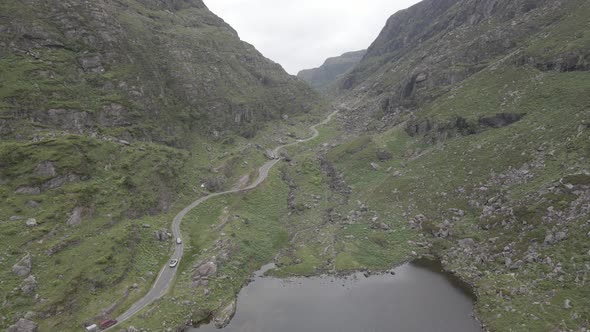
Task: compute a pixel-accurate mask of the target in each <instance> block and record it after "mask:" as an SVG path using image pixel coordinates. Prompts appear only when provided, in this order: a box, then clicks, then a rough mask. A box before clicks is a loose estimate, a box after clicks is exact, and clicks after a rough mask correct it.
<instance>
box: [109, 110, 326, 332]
mask: <svg viewBox="0 0 590 332" xmlns="http://www.w3.org/2000/svg"><path fill="white" fill-rule="evenodd" d="M336 113H338V111H334V112H333V113H331V114H330V115H328V117H327V118H326V119H324V120H323V121H322V122H320V123H318V124H316V125H314V126H311V127H310V130H311V131H312V136H311V137H309V138H307V139H304V140H299V141H296V142H293V143H289V144H285V145H281V146H278V147H277V148H275V149H274V150H273V153H274V155H275V156H278V155H279V152H280V150H281V149H284V148H286V147H289V146H293V145H297V144H300V143H304V142H308V141H311V140H313V139H315V138H316V137H318V135H319V134H320V133H319V131H318V130H317V127H318V126H322V125H325V124H326V123H328V122H330V120H332V117H334V115H336ZM279 161H280V158H277V159H274V160H270V161H268V162H267V163H265V164H264V165H262V166H261V167H260V169H259V171H258V178H257V179H256V180H255V181H254V182H253V183H252V184H250V185H249V186H247V187H245V188H241V189H233V190H229V191H224V192H219V193H214V194H210V195H207V196H204V197H201V198H199V199H198V200H196V201H194V202H193V203H191V204H190V205H189V206H187V207H185V208H184V209H183V210H182V211H180V213H178V214H177V215H176V216H175V217H174V221H173V222H172V234H173V236H174V239H176V238H182V236H181V233H180V223H181V222H182V219H184V217H185V216H186V215H187V214H188V213H189V212H190V211H191V210H193V209H194V208H196V207H197V206H199V205H201V204H202V203H203V202H205V201H208V200H210V199H212V198H214V197H218V196H222V195H228V194H233V193H239V192H245V191H248V190H252V189H254V188H256V187H258V186H259V185H260V184H261V183H262V182H264V180H266V178H267V177H268V173H269V172H270V170H271V169H272V168H273V166H274V165H276V164H277V163H278V162H279ZM183 253H184V243H183V244H179V245H177V244H175V247H174V253H173V254H172V256H171V257H170V260H173V259H177V260H178V262H179V264H180V260H181V258H182V254H183ZM176 270H177V268H170V267H169V266H168V263H166V265H164V267H163V268H162V270H161V271H160V274H159V275H158V278H157V279H156V282H155V283H154V286H153V287H152V288H151V289H150V290H149V292H148V293H147V294H146V295H145V296H144V297H143V298H141V299H140V300H138V301H137V302H135V303H134V304H133V305H132V306H131V307H130V308H129V309H128V310H127V311H125V313H123V314H121V315H120V316H119V317H117V325H119V324H121V323H123V322H124V321H126V320H128V319H129V318H131V317H132V316H134V315H135V314H136V313H138V312H139V311H141V310H142V309H144V308H145V307H147V306H148V305H150V304H151V303H153V302H154V301H155V300H157V299H159V298H161V297H162V296H164V294H166V292H168V289H170V286H171V285H172V282H173V281H174V276H175V275H176ZM117 325H114V326H112V327H110V328H109V329H107V330H110V329H112V328H114V327H115V326H117ZM105 331H106V330H105Z"/></svg>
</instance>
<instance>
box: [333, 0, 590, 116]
mask: <svg viewBox="0 0 590 332" xmlns="http://www.w3.org/2000/svg"><path fill="white" fill-rule="evenodd" d="M578 6H579V7H580V9H579V10H576V8H577V7H578ZM585 7H586V3H585V2H576V1H541V0H527V1H524V0H523V1H488V2H486V3H485V4H484V3H482V2H481V1H476V0H473V1H455V0H444V1H436V2H434V1H423V2H420V3H418V4H417V5H415V6H413V7H411V8H409V9H407V10H403V11H400V12H398V13H396V14H395V15H393V16H392V17H391V18H390V19H389V20H388V22H387V24H386V26H385V28H384V29H383V31H382V32H381V34H380V35H379V37H378V38H377V39H376V40H375V41H374V42H373V44H372V45H371V46H370V47H369V49H368V51H367V54H366V56H365V57H364V58H363V60H362V61H361V63H360V64H359V65H358V66H357V67H356V68H355V69H354V70H353V71H352V72H351V73H349V74H347V75H346V76H345V77H344V78H343V79H342V81H341V83H340V91H341V93H342V94H346V95H350V96H355V97H356V96H363V97H362V99H363V105H364V107H365V108H366V111H367V112H368V113H369V114H375V115H378V114H379V115H383V114H391V113H395V112H397V111H399V112H405V111H408V110H413V109H415V108H418V107H422V106H423V105H425V104H426V103H429V102H431V101H432V100H434V99H436V98H439V97H440V96H442V95H444V94H445V93H448V92H449V91H450V90H451V89H452V88H453V87H454V86H456V85H457V84H459V83H461V82H463V81H464V80H466V79H467V78H470V77H472V76H475V75H476V74H478V73H480V72H482V71H484V70H485V69H489V68H490V67H492V66H493V65H494V64H497V63H498V62H500V61H502V63H506V62H509V63H511V64H513V65H514V66H515V67H519V68H524V67H526V66H529V67H533V68H536V69H538V70H540V71H541V72H554V71H558V72H572V71H587V70H588V69H589V68H590V67H589V66H590V59H589V58H588V54H587V47H588V38H587V36H586V33H585V32H584V31H585V30H586V29H587V27H586V24H587V19H586V18H584V17H582V16H580V15H581V13H585V12H584V10H585ZM386 73H387V74H386ZM369 105H370V106H369Z"/></svg>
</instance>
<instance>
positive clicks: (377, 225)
mask: <svg viewBox="0 0 590 332" xmlns="http://www.w3.org/2000/svg"><path fill="white" fill-rule="evenodd" d="M371 228H373V229H378V230H382V231H388V230H390V229H391V228H390V227H389V225H387V224H386V223H384V222H375V223H373V225H372V226H371Z"/></svg>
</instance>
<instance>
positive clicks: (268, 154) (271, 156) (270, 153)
mask: <svg viewBox="0 0 590 332" xmlns="http://www.w3.org/2000/svg"><path fill="white" fill-rule="evenodd" d="M264 154H265V156H266V158H268V159H270V160H274V159H278V157H277V154H276V153H274V151H272V150H270V149H267V150H266V152H265V153H264Z"/></svg>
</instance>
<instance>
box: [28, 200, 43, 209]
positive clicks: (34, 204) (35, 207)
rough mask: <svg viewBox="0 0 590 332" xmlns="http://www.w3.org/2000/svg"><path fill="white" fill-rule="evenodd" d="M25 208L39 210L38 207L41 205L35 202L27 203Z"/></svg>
mask: <svg viewBox="0 0 590 332" xmlns="http://www.w3.org/2000/svg"><path fill="white" fill-rule="evenodd" d="M27 206H28V207H30V208H31V209H37V208H39V206H41V203H39V202H37V201H28V202H27Z"/></svg>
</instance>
